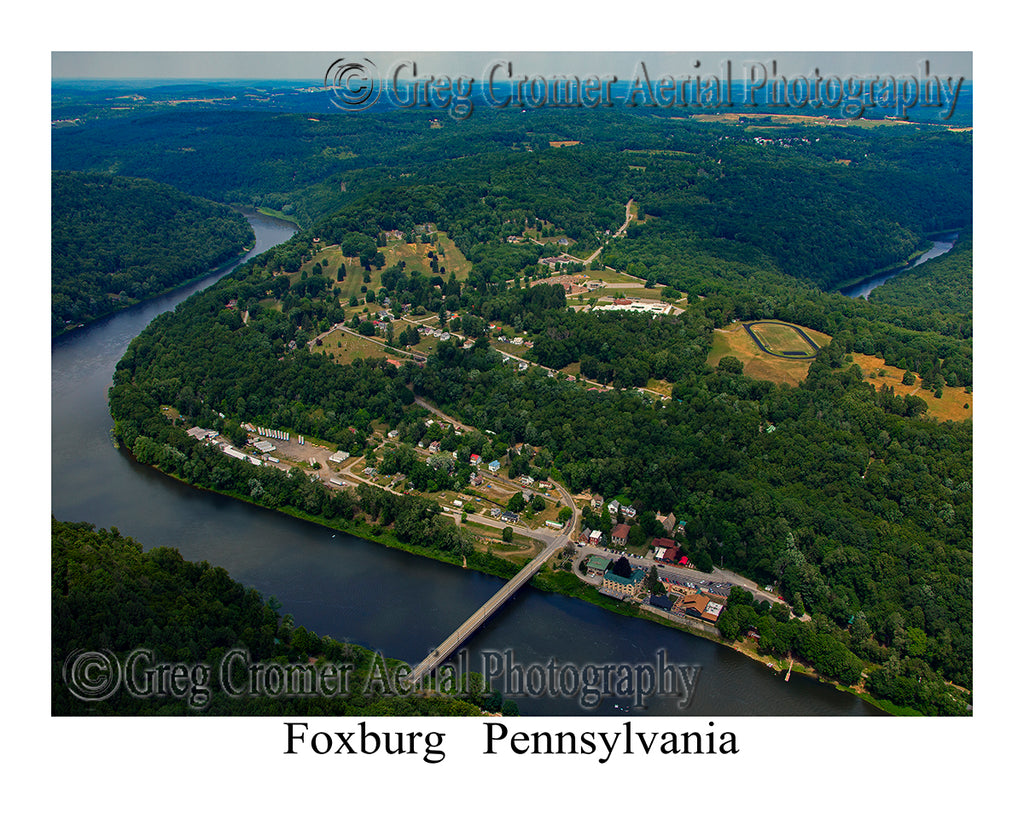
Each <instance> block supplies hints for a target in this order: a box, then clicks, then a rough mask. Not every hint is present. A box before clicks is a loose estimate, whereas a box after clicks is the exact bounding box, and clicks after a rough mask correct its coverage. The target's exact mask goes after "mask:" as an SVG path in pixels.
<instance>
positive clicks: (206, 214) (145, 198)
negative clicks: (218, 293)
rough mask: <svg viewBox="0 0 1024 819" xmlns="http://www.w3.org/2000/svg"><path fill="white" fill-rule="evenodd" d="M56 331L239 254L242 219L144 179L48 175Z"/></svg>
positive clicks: (249, 237) (243, 240) (245, 235)
mask: <svg viewBox="0 0 1024 819" xmlns="http://www.w3.org/2000/svg"><path fill="white" fill-rule="evenodd" d="M51 194H52V199H51V216H52V232H51V259H52V266H53V273H52V279H51V330H52V333H53V334H54V335H58V334H59V333H61V332H63V331H64V330H67V329H70V328H72V327H75V326H78V325H79V324H85V323H88V322H90V321H93V320H95V319H97V318H100V317H101V316H104V315H107V314H109V313H112V312H115V311H116V310H120V309H123V308H125V307H128V306H130V305H132V304H135V303H136V302H139V301H141V300H143V299H147V298H151V297H153V296H156V295H159V294H160V293H163V292H165V291H167V290H170V289H173V288H174V287H177V286H179V285H181V284H184V283H185V282H187V281H189V280H191V279H195V278H197V277H199V276H201V275H203V274H204V273H206V272H208V271H210V270H212V269H213V268H215V267H216V266H217V265H219V264H221V263H223V262H226V261H228V260H229V259H231V258H233V257H235V256H237V255H239V254H240V253H241V252H242V250H243V248H244V247H245V246H246V245H248V244H250V243H251V242H252V241H253V239H254V235H253V232H252V228H251V227H249V224H248V222H246V220H245V218H244V217H243V216H242V215H241V214H239V213H236V212H235V211H232V210H231V209H230V208H228V207H226V206H225V205H221V204H217V203H215V202H209V201H206V200H203V199H199V198H198V197H195V196H191V195H189V194H185V193H182V192H181V191H178V190H175V189H174V188H172V187H170V186H169V185H164V184H159V183H156V182H151V181H149V180H147V179H131V178H128V177H123V176H113V175H110V174H99V173H71V172H61V171H55V172H53V174H52V176H51Z"/></svg>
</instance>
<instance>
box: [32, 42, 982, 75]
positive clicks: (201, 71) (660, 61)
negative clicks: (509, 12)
mask: <svg viewBox="0 0 1024 819" xmlns="http://www.w3.org/2000/svg"><path fill="white" fill-rule="evenodd" d="M342 57H345V58H364V57H368V58H369V59H371V60H372V61H373V62H374V63H375V64H376V66H377V68H378V70H379V71H381V72H382V73H383V72H386V71H387V70H388V68H389V67H391V66H393V65H395V64H396V63H398V62H399V61H402V60H408V59H412V60H415V61H416V63H417V72H418V73H419V74H420V75H424V74H430V73H433V74H447V75H450V76H456V75H466V76H471V77H482V76H483V74H484V73H485V71H486V69H487V66H488V65H489V64H490V63H491V62H492V61H494V60H508V61H510V62H511V63H512V70H513V72H514V73H515V74H520V73H525V74H528V75H529V74H551V73H568V74H576V75H579V76H583V75H586V74H598V75H609V74H615V75H616V76H618V77H619V78H620V79H628V78H630V77H632V76H633V72H634V71H635V70H636V67H637V65H638V63H639V61H641V60H642V61H643V62H644V64H645V65H646V67H647V69H648V71H649V72H650V73H651V75H652V77H653V76H655V75H658V74H672V75H677V76H678V75H686V74H691V73H697V72H700V73H704V74H708V73H710V74H716V75H721V74H722V73H723V69H722V65H723V63H724V62H725V61H727V60H728V61H729V62H731V64H732V73H733V77H734V78H735V79H740V78H742V77H744V76H746V75H747V74H748V73H749V71H750V70H751V69H750V66H749V64H750V63H751V62H757V63H761V64H763V65H764V66H765V67H766V71H771V63H772V61H773V60H775V61H776V64H777V71H778V73H779V74H785V75H789V76H792V75H798V74H803V75H806V76H811V75H813V72H814V70H815V69H818V71H819V72H820V73H821V74H822V75H823V76H824V75H828V74H835V75H838V76H840V77H845V76H871V75H875V74H894V75H900V74H910V75H915V76H916V75H918V74H919V73H920V72H921V71H922V70H923V68H922V66H923V63H924V61H925V60H927V61H928V64H929V71H930V73H931V74H933V75H934V74H941V75H943V76H954V77H965V78H966V79H970V78H971V76H972V55H971V53H970V52H948V51H947V52H942V51H936V52H893V51H888V52H883V51H878V52H843V51H831V52H830V51H801V52H792V51H791V52H785V51H779V52H773V51H764V52H750V51H737V52H728V51H708V52H701V51H680V52H665V51H650V52H644V51H607V52H582V51H502V52H467V51H438V52H422V51H419V52H418V51H405V52H394V51H392V52H383V51H364V52H356V51H351V50H350V51H347V52H324V51H318V52H313V51H309V52H240V51H225V52H216V51H192V52H182V51H153V52H138V51H135V52H132V51H116V52H109V51H106V52H104V51H95V52H83V51H77V52H75V51H63V52H62V51H54V52H52V54H51V69H52V77H53V78H54V79H71V78H83V79H84V78H89V79H93V78H121V77H131V78H181V79H198V78H207V79H213V78H225V79H226V78H245V79H297V80H311V81H315V82H322V81H323V77H324V74H325V72H326V71H327V68H328V67H329V66H330V65H331V63H333V62H334V61H335V60H337V59H339V58H342ZM698 60H699V61H700V67H699V68H695V67H694V64H695V62H697V61H698ZM745 63H746V64H747V65H744V64H745Z"/></svg>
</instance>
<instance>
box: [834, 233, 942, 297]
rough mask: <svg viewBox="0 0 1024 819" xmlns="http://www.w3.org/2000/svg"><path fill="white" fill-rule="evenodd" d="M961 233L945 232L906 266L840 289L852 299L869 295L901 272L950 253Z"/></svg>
mask: <svg viewBox="0 0 1024 819" xmlns="http://www.w3.org/2000/svg"><path fill="white" fill-rule="evenodd" d="M958 235H959V234H957V233H944V234H942V235H941V236H939V238H938V239H936V240H935V241H934V242H932V246H931V247H930V248H928V249H927V250H926V251H925V252H924V253H922V254H921V255H920V256H918V257H917V258H916V259H914V261H912V262H911V263H910V264H908V265H907V266H906V267H901V268H899V269H898V270H889V271H887V272H885V273H878V274H876V275H874V276H871V277H870V278H867V279H861V280H860V281H859V282H857V283H856V284H851V285H850V286H849V287H844V288H842V289H840V291H839V292H840V293H842V294H843V295H844V296H849V297H850V298H851V299H859V298H864V299H867V297H868V296H869V295H870V294H871V291H872V290H874V289H875V288H876V287H881V286H882V285H883V284H885V283H886V282H887V281H889V279H892V278H895V277H896V276H898V275H900V273H905V272H906V271H908V270H912V269H913V268H915V267H917V266H918V265H919V264H922V263H923V262H927V261H928V260H929V259H934V258H935V257H936V256H942V255H943V254H945V253H949V251H951V250H952V249H953V245H954V244H955V243H956V238H957V236H958Z"/></svg>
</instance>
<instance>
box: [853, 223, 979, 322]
mask: <svg viewBox="0 0 1024 819" xmlns="http://www.w3.org/2000/svg"><path fill="white" fill-rule="evenodd" d="M973 296H974V239H973V236H972V235H971V233H970V231H963V232H962V233H961V234H960V236H959V237H958V238H957V240H956V244H955V245H954V246H953V249H952V250H951V251H949V253H946V254H944V255H942V256H939V257H938V258H935V259H929V260H928V261H926V262H922V263H921V264H919V265H917V267H913V268H911V269H910V270H907V271H905V272H903V273H900V274H899V275H898V276H896V277H894V278H892V279H889V281H887V282H886V283H885V284H883V285H881V286H879V287H876V288H875V289H874V290H872V291H871V301H872V303H874V304H893V305H898V306H900V307H911V308H914V307H916V308H920V309H921V310H922V311H924V310H929V311H935V312H941V313H961V314H965V315H967V316H970V315H971V314H972V313H973V310H974V302H973Z"/></svg>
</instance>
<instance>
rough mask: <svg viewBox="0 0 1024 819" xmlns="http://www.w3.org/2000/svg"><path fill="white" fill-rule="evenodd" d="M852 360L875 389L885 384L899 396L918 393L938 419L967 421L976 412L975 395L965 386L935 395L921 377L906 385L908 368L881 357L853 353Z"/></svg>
mask: <svg viewBox="0 0 1024 819" xmlns="http://www.w3.org/2000/svg"><path fill="white" fill-rule="evenodd" d="M853 362H854V363H855V364H856V365H857V366H858V367H860V369H861V372H862V373H864V380H865V381H867V382H868V383H869V384H874V386H875V389H880V388H881V387H882V385H883V384H884V385H885V386H888V387H892V388H893V391H894V392H895V393H896V394H897V395H916V396H917V397H918V398H921V399H923V400H924V402H925V403H926V404H927V405H928V415H929V416H931V417H932V418H934V419H935V420H936V421H966V420H968V419H969V418H971V417H972V416H973V414H974V395H973V394H971V393H968V392H967V391H966V390H965V389H964V388H963V387H948V386H947V387H943V388H942V398H936V397H935V396H934V395H933V394H932V393H931V392H929V391H928V390H925V389H922V387H921V381H920V379H919V380H918V381H917V383H916V384H912V385H909V386H908V385H907V384H904V383H903V373H905V372H906V370H901V369H900V368H899V367H890V366H889V365H887V364H886V363H885V361H884V360H883V359H881V358H879V357H878V356H869V355H863V354H861V353H854V354H853ZM915 375H916V373H915Z"/></svg>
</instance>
